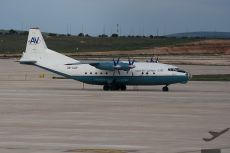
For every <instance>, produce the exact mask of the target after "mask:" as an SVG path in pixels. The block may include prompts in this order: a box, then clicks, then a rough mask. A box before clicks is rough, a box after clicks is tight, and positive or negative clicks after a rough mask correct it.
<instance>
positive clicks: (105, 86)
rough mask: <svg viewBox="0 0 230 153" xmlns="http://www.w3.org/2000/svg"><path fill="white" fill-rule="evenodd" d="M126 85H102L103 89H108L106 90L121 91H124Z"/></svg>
mask: <svg viewBox="0 0 230 153" xmlns="http://www.w3.org/2000/svg"><path fill="white" fill-rule="evenodd" d="M126 89H127V88H126V85H104V86H103V90H105V91H108V90H113V91H115V90H121V91H125V90H126Z"/></svg>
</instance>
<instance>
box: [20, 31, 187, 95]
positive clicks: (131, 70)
mask: <svg viewBox="0 0 230 153" xmlns="http://www.w3.org/2000/svg"><path fill="white" fill-rule="evenodd" d="M20 63H21V64H30V65H35V66H37V67H40V68H43V69H46V70H48V71H51V72H53V73H56V74H59V75H62V76H64V77H66V78H70V79H74V80H78V81H80V82H83V83H87V84H93V85H103V90H126V86H127V85H164V87H163V89H162V90H163V91H168V90H169V89H168V86H169V85H170V84H175V83H187V81H188V80H189V79H190V77H191V75H190V74H189V73H188V72H185V71H184V70H181V69H179V68H178V67H176V66H172V65H167V64H162V63H159V62H158V61H150V62H135V61H134V60H130V59H128V61H120V60H119V59H117V60H114V59H113V60H111V61H107V62H106V61H97V62H81V61H78V60H75V59H73V58H70V57H67V56H65V55H63V54H60V53H57V52H55V51H53V50H50V49H48V48H47V46H46V43H45V41H44V39H43V37H42V34H41V32H40V29H39V28H31V29H30V30H29V36H28V40H27V46H26V51H25V52H23V55H22V57H21V59H20Z"/></svg>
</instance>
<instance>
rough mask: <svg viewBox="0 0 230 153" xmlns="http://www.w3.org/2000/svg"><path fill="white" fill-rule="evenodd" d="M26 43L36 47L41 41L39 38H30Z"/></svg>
mask: <svg viewBox="0 0 230 153" xmlns="http://www.w3.org/2000/svg"><path fill="white" fill-rule="evenodd" d="M28 42H29V43H30V44H31V45H37V44H39V43H40V42H41V40H40V39H39V37H32V38H31V39H30V40H29V41H28Z"/></svg>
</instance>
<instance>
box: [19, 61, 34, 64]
mask: <svg viewBox="0 0 230 153" xmlns="http://www.w3.org/2000/svg"><path fill="white" fill-rule="evenodd" d="M19 62H20V64H35V63H37V61H33V60H27V61H26V60H23V61H19Z"/></svg>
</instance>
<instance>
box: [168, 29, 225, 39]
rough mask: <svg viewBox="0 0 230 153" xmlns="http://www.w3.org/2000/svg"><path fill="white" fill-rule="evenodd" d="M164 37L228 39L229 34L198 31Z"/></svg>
mask: <svg viewBox="0 0 230 153" xmlns="http://www.w3.org/2000/svg"><path fill="white" fill-rule="evenodd" d="M166 37H177V38H182V37H191V38H194V37H200V38H222V39H230V32H209V31H200V32H185V33H175V34H170V35H166Z"/></svg>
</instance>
